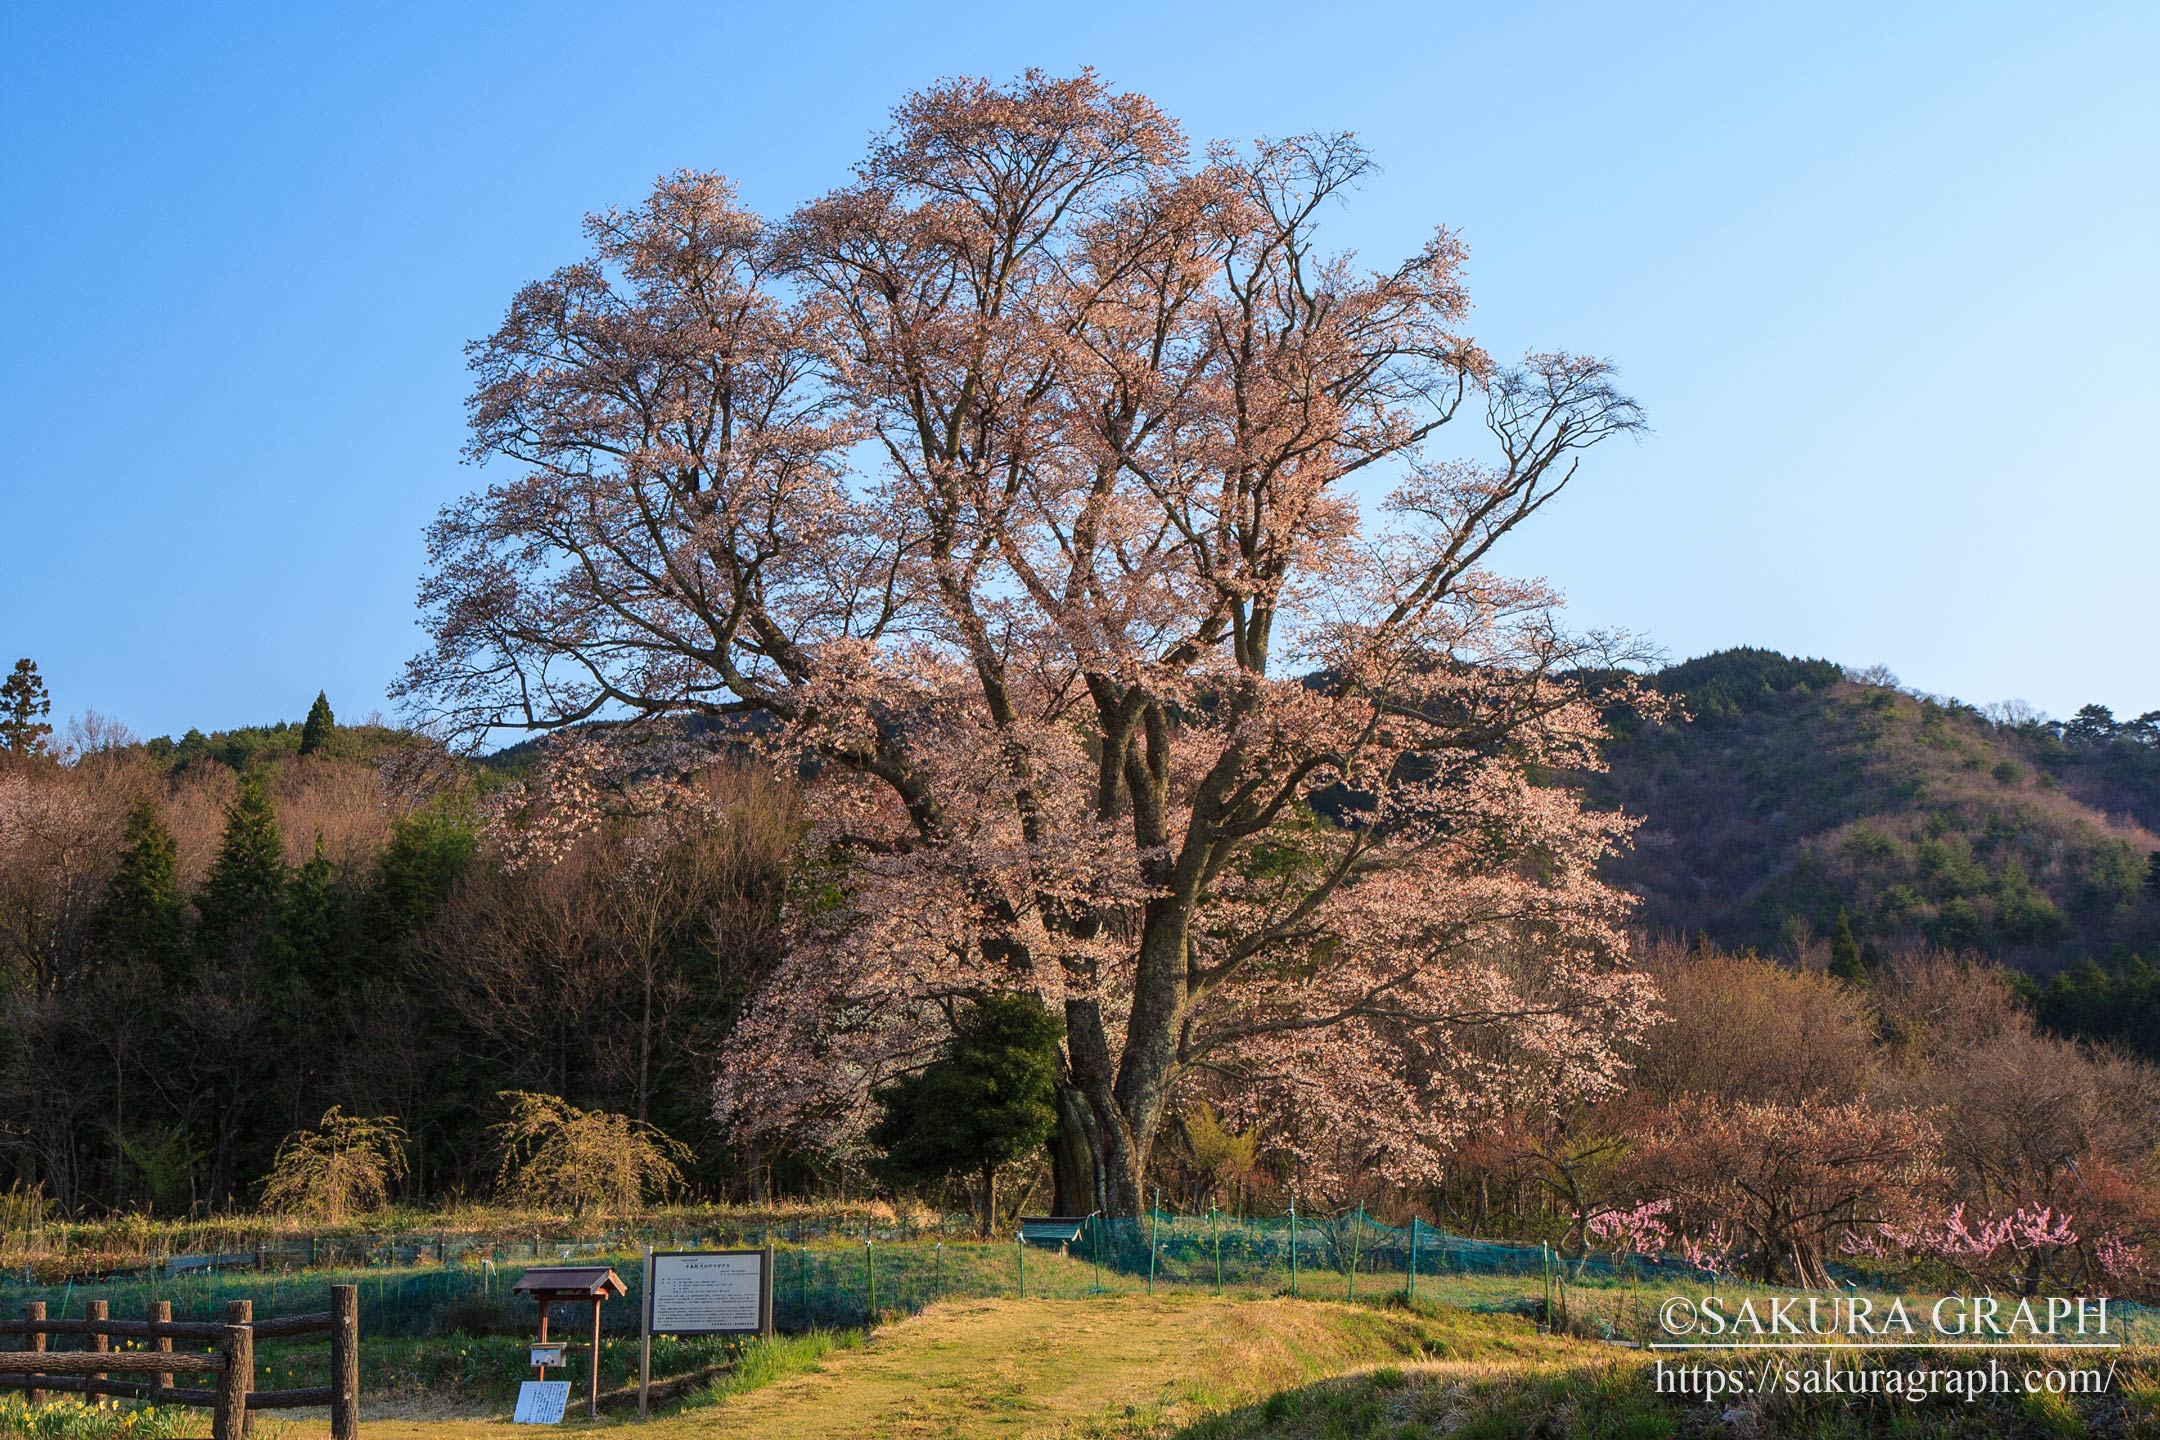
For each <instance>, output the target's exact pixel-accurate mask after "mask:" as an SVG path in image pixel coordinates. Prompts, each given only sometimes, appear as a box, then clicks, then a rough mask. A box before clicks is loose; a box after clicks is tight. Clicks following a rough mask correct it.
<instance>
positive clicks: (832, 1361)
mask: <svg viewBox="0 0 2160 1440" xmlns="http://www.w3.org/2000/svg"><path fill="white" fill-rule="evenodd" d="M1414 1343H1415V1342H1414V1341H1413V1340H1411V1339H1409V1337H1408V1332H1407V1330H1406V1329H1405V1328H1404V1327H1403V1325H1402V1324H1401V1323H1400V1322H1398V1321H1395V1320H1394V1319H1392V1318H1391V1317H1388V1316H1386V1315H1383V1314H1379V1313H1376V1312H1374V1311H1371V1310H1353V1309H1351V1308H1349V1307H1345V1306H1336V1305H1321V1304H1314V1303H1312V1302H1310V1301H1306V1302H1302V1303H1301V1302H1295V1301H1279V1300H1242V1301H1241V1300H1213V1299H1201V1298H1189V1297H1187V1298H1177V1299H1161V1300H1149V1299H1146V1298H1143V1297H1127V1298H1119V1299H1114V1300H1096V1301H1091V1302H1089V1303H1086V1304H1077V1303H1076V1304H1071V1305H1062V1304H1044V1303H1042V1302H1039V1301H1036V1302H1015V1301H1006V1300H983V1301H959V1302H952V1303H949V1304H945V1305H940V1306H935V1307H933V1308H932V1309H930V1310H928V1311H925V1312H924V1313H922V1314H920V1315H917V1316H914V1317H912V1318H910V1319H907V1320H904V1321H902V1322H900V1323H899V1324H896V1325H892V1326H889V1327H887V1328H885V1329H884V1330H881V1331H880V1332H879V1333H878V1334H877V1336H876V1338H875V1339H874V1340H872V1341H871V1342H870V1343H869V1344H868V1345H866V1346H864V1347H862V1348H861V1349H858V1350H849V1351H842V1352H838V1353H836V1354H834V1355H832V1356H829V1357H827V1358H826V1359H825V1360H824V1361H823V1362H821V1364H820V1367H819V1368H818V1369H817V1370H816V1371H814V1372H811V1373H806V1374H799V1375H793V1376H789V1377H787V1378H784V1379H781V1380H778V1381H776V1382H774V1383H773V1384H771V1385H769V1386H767V1387H765V1388H764V1389H762V1390H756V1391H752V1392H750V1393H749V1394H746V1395H738V1396H734V1397H732V1398H730V1399H728V1400H726V1401H724V1402H722V1403H720V1404H717V1405H711V1406H706V1407H703V1408H698V1409H692V1410H686V1411H682V1412H680V1413H677V1414H674V1415H669V1416H665V1417H658V1418H655V1419H654V1420H653V1421H652V1422H651V1423H650V1424H648V1425H646V1426H644V1427H641V1431H642V1433H643V1434H646V1435H650V1436H651V1437H652V1440H691V1437H698V1440H704V1437H708V1436H709V1437H714V1440H722V1437H745V1440H753V1437H754V1440H856V1437H860V1440H871V1437H877V1440H886V1437H907V1440H917V1437H922V1440H928V1437H945V1436H953V1437H976V1436H984V1437H990V1436H1021V1435H1071V1436H1086V1435H1110V1434H1115V1433H1117V1432H1119V1431H1121V1430H1123V1429H1125V1428H1127V1426H1128V1425H1134V1424H1140V1423H1145V1422H1161V1421H1166V1420H1179V1419H1184V1418H1188V1417H1195V1416H1197V1415H1199V1414H1201V1413H1204V1412H1206V1411H1210V1410H1214V1409H1219V1408H1223V1407H1227V1406H1230V1405H1234V1404H1237V1403H1240V1402H1242V1401H1247V1400H1251V1399H1254V1398H1257V1397H1259V1396H1261V1395H1263V1394H1266V1393H1267V1392H1269V1391H1271V1390H1274V1389H1277V1388H1281V1387H1284V1386H1290V1385H1297V1384H1302V1383H1305V1382H1307V1381H1310V1380H1313V1379H1317V1378H1319V1377H1320V1376H1322V1375H1328V1374H1335V1373H1339V1372H1341V1371H1344V1370H1348V1369H1352V1368H1355V1367H1357V1366H1359V1365H1362V1364H1369V1363H1376V1362H1378V1361H1380V1360H1383V1359H1388V1358H1391V1357H1394V1356H1398V1355H1400V1354H1401V1353H1402V1351H1403V1349H1404V1347H1405V1345H1406V1344H1414ZM610 1423H612V1422H609V1421H605V1420H603V1421H602V1422H601V1424H602V1425H603V1426H606V1425H608V1424H610ZM320 1428H321V1427H319V1426H317V1425H314V1424H298V1425H293V1426H290V1427H287V1429H288V1433H290V1434H291V1435H293V1436H294V1437H295V1440H319V1436H318V1433H317V1432H318V1431H319V1429H320ZM568 1428H579V1427H568ZM362 1433H363V1434H364V1435H365V1436H366V1437H367V1440H513V1437H516V1440H532V1436H533V1432H532V1431H531V1430H530V1429H528V1428H524V1427H517V1426H511V1425H508V1424H504V1423H501V1422H497V1421H428V1420H411V1419H391V1418H374V1417H367V1416H365V1412H364V1411H363V1424H362Z"/></svg>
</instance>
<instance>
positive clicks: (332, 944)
mask: <svg viewBox="0 0 2160 1440" xmlns="http://www.w3.org/2000/svg"><path fill="white" fill-rule="evenodd" d="M342 910H343V905H342V903H341V897H340V896H339V895H338V891H337V875H336V872H335V871H334V870H333V869H332V868H331V865H330V859H329V857H328V856H327V855H325V854H324V853H323V838H322V832H321V831H320V830H318V831H316V832H315V853H314V854H312V855H310V856H309V857H308V858H307V861H306V863H305V864H303V865H301V867H300V868H299V869H297V870H295V871H293V872H292V878H291V880H290V881H288V882H287V884H286V887H285V907H284V913H283V915H282V916H281V917H280V919H279V924H278V944H277V962H278V963H277V974H276V975H275V977H274V979H273V981H272V983H273V986H274V988H276V989H278V990H280V991H282V992H285V993H287V994H297V993H299V992H300V991H301V990H302V989H303V988H304V987H310V986H325V985H326V984H327V982H328V981H329V979H330V971H331V970H332V968H333V967H334V965H335V956H334V954H333V952H334V950H335V949H336V946H337V940H338V928H339V920H340V919H341V917H342Z"/></svg>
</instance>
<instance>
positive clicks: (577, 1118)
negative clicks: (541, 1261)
mask: <svg viewBox="0 0 2160 1440" xmlns="http://www.w3.org/2000/svg"><path fill="white" fill-rule="evenodd" d="M497 1098H498V1099H501V1100H503V1101H504V1102H506V1103H507V1104H508V1105H509V1107H510V1118H509V1119H507V1120H505V1121H504V1122H503V1123H502V1124H500V1125H497V1126H495V1127H494V1129H493V1131H492V1132H491V1133H492V1134H493V1135H494V1137H495V1140H496V1143H497V1144H498V1145H499V1146H500V1147H501V1149H502V1157H503V1158H502V1168H501V1170H500V1171H499V1172H497V1175H496V1184H497V1186H498V1187H499V1188H500V1190H501V1192H502V1195H503V1197H504V1198H505V1199H508V1200H511V1201H513V1202H514V1203H517V1204H523V1205H531V1206H534V1207H536V1208H539V1209H545V1210H569V1211H571V1212H572V1213H574V1214H579V1215H582V1214H585V1213H586V1212H587V1211H591V1210H607V1211H613V1212H615V1213H618V1214H622V1213H629V1212H633V1211H636V1210H639V1209H641V1208H643V1206H644V1203H645V1198H646V1196H648V1195H665V1194H667V1193H669V1192H671V1191H674V1190H677V1189H680V1188H681V1186H682V1183H683V1176H682V1168H681V1167H682V1165H683V1164H684V1163H686V1162H687V1161H688V1160H689V1159H690V1152H689V1151H688V1150H687V1149H685V1148H684V1147H683V1146H681V1145H679V1144H677V1143H676V1142H675V1141H674V1140H671V1139H669V1138H668V1137H667V1136H666V1135H665V1134H663V1133H662V1132H661V1131H660V1130H658V1129H657V1128H655V1127H654V1126H651V1125H647V1124H646V1123H644V1122H643V1121H641V1120H633V1119H631V1118H630V1117H629V1116H627V1115H613V1114H610V1113H608V1112H607V1111H605V1110H580V1109H579V1108H578V1107H577V1106H575V1105H572V1104H570V1103H568V1102H567V1101H565V1100H563V1099H562V1098H561V1097H559V1096H555V1095H535V1094H532V1093H530V1092H528V1091H524V1090H505V1091H503V1092H502V1093H501V1094H500V1095H499V1096H498V1097H497Z"/></svg>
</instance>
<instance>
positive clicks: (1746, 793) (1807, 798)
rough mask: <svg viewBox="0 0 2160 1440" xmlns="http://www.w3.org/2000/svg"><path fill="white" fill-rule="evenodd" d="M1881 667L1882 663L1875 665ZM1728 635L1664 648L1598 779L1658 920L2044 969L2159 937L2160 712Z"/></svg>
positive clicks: (1733, 938) (1634, 884) (1758, 943)
mask: <svg viewBox="0 0 2160 1440" xmlns="http://www.w3.org/2000/svg"><path fill="white" fill-rule="evenodd" d="M1877 678H1879V679H1880V680H1882V681H1883V682H1885V683H1875V680H1876V679H1877ZM1887 682H1888V677H1870V678H1848V676H1847V675H1846V673H1845V672H1844V671H1843V670H1841V669H1840V668H1839V667H1838V666H1836V665H1833V664H1830V663H1828V662H1826V661H1821V660H1795V659H1790V658H1787V657H1786V656H1783V655H1779V654H1776V653H1774V652H1771V651H1765V650H1729V651H1724V652H1722V653H1719V654H1715V655H1708V656H1704V657H1702V658H1700V659H1696V660H1690V661H1688V662H1687V663H1686V664H1683V665H1675V666H1672V667H1670V668H1668V669H1666V670H1664V671H1662V672H1660V673H1659V674H1658V675H1657V676H1656V684H1657V686H1658V688H1659V689H1660V690H1662V691H1664V692H1666V693H1667V694H1669V695H1671V696H1672V697H1673V698H1674V699H1675V700H1677V701H1678V702H1679V704H1680V706H1681V708H1682V710H1683V711H1684V715H1683V716H1682V717H1676V718H1674V719H1672V720H1669V721H1667V722H1666V723H1664V724H1656V725H1642V724H1630V723H1626V722H1625V721H1624V720H1623V722H1622V725H1621V733H1620V734H1619V736H1618V737H1617V738H1616V739H1615V741H1614V742H1613V743H1612V745H1611V746H1610V749H1609V754H1610V760H1611V764H1612V770H1611V773H1610V774H1609V775H1606V776H1601V777H1599V778H1598V780H1597V781H1596V782H1595V788H1596V789H1597V791H1598V792H1599V793H1600V794H1601V796H1602V797H1603V798H1605V799H1606V800H1608V801H1609V802H1611V803H1615V804H1618V805H1620V806H1622V807H1624V808H1625V809H1627V810H1628V811H1630V812H1632V813H1633V814H1636V815H1638V816H1640V817H1641V818H1642V822H1643V823H1642V829H1641V831H1640V833H1639V834H1638V836H1637V843H1636V845H1635V847H1634V849H1633V852H1632V853H1630V854H1626V855H1623V856H1621V857H1620V858H1618V859H1617V860H1616V861H1615V862H1614V865H1613V869H1614V873H1615V875H1616V878H1618V879H1620V880H1621V881H1622V882H1623V883H1625V884H1626V885H1627V886H1628V887H1629V888H1630V889H1632V890H1634V891H1636V892H1637V893H1639V894H1640V895H1641V896H1642V898H1643V909H1642V922H1643V924H1644V925H1645V926H1647V927H1648V928H1650V929H1652V930H1654V931H1665V932H1671V933H1673V934H1676V935H1693V934H1698V933H1701V934H1707V935H1708V936H1709V938H1710V939H1712V940H1714V941H1716V942H1718V943H1720V944H1723V945H1730V946H1751V947H1754V948H1756V949H1758V950H1760V951H1762V952H1764V953H1778V954H1786V955H1793V954H1800V953H1804V952H1805V951H1807V950H1808V949H1809V948H1810V947H1811V946H1820V945H1827V944H1830V943H1832V942H1834V941H1835V940H1836V938H1837V935H1838V927H1839V921H1840V916H1841V915H1842V916H1843V917H1844V919H1845V922H1846V924H1847V926H1848V927H1849V929H1850V931H1851V933H1852V936H1853V937H1854V941H1855V943H1856V944H1857V945H1858V946H1859V947H1861V948H1862V949H1863V950H1871V951H1873V952H1874V953H1876V954H1881V953H1886V952H1888V951H1890V950H1892V949H1899V948H1909V947H1912V946H1915V945H1923V944H1925V945H1933V946H1939V947H1941V948H1943V949H1948V950H1959V951H1968V952H1977V953H1978V954H1981V955H1985V956H1987V957H1989V958H1992V959H1997V960H2001V961H2004V962H2006V963H2009V964H2012V965H2015V966H2017V967H2019V968H2021V969H2026V970H2029V971H2034V972H2038V973H2047V972H2050V971H2053V970H2056V969H2059V968H2061V967H2063V966H2065V965H2068V964H2071V963H2074V962H2076V961H2078V960H2080V959H2084V958H2093V959H2097V960H2101V961H2103V962H2106V961H2118V962H2119V961H2123V960H2126V959H2127V957H2129V956H2130V955H2131V954H2133V953H2138V952H2140V951H2142V952H2143V953H2144V954H2146V955H2151V954H2152V953H2153V950H2154V940H2155V938H2156V936H2160V890H2156V889H2155V884H2154V880H2153V876H2154V874H2155V871H2154V867H2155V865H2160V861H2155V860H2153V859H2152V858H2151V857H2152V856H2153V854H2154V852H2155V851H2160V712H2155V713H2149V714H2146V715H2144V716H2142V717H2140V718H2139V719H2136V720H2133V721H2130V722H2127V723H2122V722H2117V721H2116V720H2115V719H2114V717H2112V716H2111V715H2110V714H2108V712H2107V711H2105V710H2103V709H2101V708H2099V707H2097V706H2089V707H2087V708H2086V709H2085V710H2082V711H2080V712H2079V714H2078V715H2077V716H2076V717H2075V718H2074V719H2072V720H2070V721H2068V722H2051V721H2047V720H2045V719H2044V718H2042V717H2039V716H2036V715H2032V714H2029V713H2018V712H2015V711H2014V710H2013V711H2008V712H2006V711H2004V710H2002V709H2000V708H1998V709H1997V710H1995V711H1993V712H1983V711H1981V710H1979V709H1976V708H1974V707H1973V706H1971V705H1968V704H1964V703H1961V702H1959V701H1955V700H1950V699H1944V698H1940V697H1925V696H1918V695H1914V694H1912V693H1909V692H1906V691H1903V690H1900V689H1898V688H1896V687H1895V685H1894V683H1887Z"/></svg>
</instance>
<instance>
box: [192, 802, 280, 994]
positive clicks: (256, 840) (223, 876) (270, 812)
mask: <svg viewBox="0 0 2160 1440" xmlns="http://www.w3.org/2000/svg"><path fill="white" fill-rule="evenodd" d="M284 896H285V841H284V838H283V837H282V836H281V835H279V833H278V824H277V812H276V810H275V809H274V808H273V807H272V805H271V803H270V783H269V779H268V777H267V776H265V775H264V774H263V773H262V772H260V771H257V772H255V773H254V774H251V775H245V776H242V777H241V780H240V790H239V793H238V794H237V795H235V796H234V797H233V802H232V804H231V805H229V806H227V807H226V810H225V838H224V839H223V840H222V841H220V842H219V845H218V854H217V860H216V861H215V863H213V864H212V865H211V867H210V878H209V879H208V880H207V881H206V882H204V884H203V890H202V894H200V895H198V896H197V897H196V899H195V908H196V910H197V912H198V913H199V914H200V915H201V917H202V928H201V930H200V932H199V934H200V938H201V940H202V944H203V949H204V953H205V954H207V955H213V956H214V955H216V954H218V953H219V952H221V951H224V950H227V949H229V948H230V947H232V946H233V945H235V944H240V943H244V942H245V941H246V940H248V939H249V938H251V937H252V936H254V935H258V934H260V933H262V932H263V931H264V930H266V929H268V928H269V926H271V925H272V924H274V923H275V922H276V920H277V919H278V916H279V912H280V910H281V908H282V906H281V902H282V901H283V899H284Z"/></svg>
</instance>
